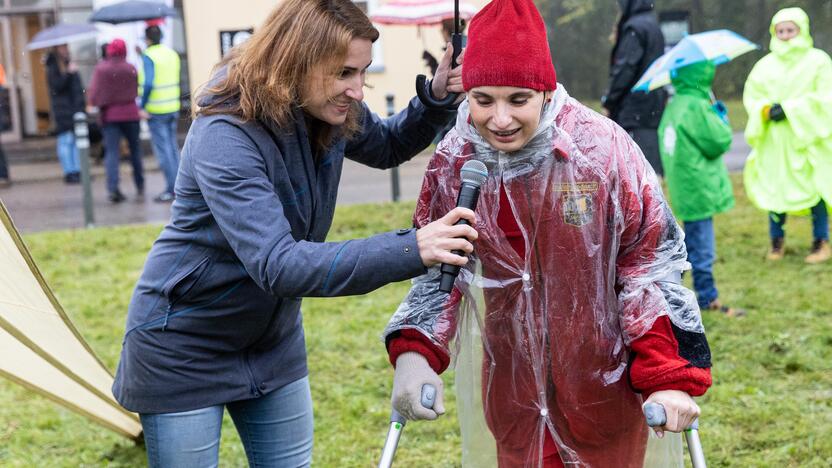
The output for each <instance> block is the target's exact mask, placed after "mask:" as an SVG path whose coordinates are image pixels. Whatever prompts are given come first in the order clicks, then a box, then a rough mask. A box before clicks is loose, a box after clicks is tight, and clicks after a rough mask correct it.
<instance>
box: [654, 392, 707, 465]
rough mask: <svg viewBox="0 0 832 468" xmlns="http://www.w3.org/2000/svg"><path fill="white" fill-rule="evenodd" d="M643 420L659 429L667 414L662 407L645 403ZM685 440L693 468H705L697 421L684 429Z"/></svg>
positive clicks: (665, 421)
mask: <svg viewBox="0 0 832 468" xmlns="http://www.w3.org/2000/svg"><path fill="white" fill-rule="evenodd" d="M641 410H642V411H643V412H644V419H646V420H647V425H648V426H650V427H661V426H664V425H665V424H666V423H667V413H665V411H664V406H662V405H660V404H658V403H646V404H645V405H644V406H643V407H642V409H641ZM685 440H686V441H687V443H688V453H690V462H691V465H692V466H693V468H707V465H706V464H705V452H704V451H703V450H702V442H701V441H700V440H699V419H698V418H697V419H694V420H693V423H691V425H690V427H688V428H687V429H685Z"/></svg>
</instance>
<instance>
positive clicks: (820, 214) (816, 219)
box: [768, 200, 829, 241]
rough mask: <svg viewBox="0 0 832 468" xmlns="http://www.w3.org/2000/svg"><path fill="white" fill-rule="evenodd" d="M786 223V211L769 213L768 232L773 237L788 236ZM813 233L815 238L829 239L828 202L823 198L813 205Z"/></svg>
mask: <svg viewBox="0 0 832 468" xmlns="http://www.w3.org/2000/svg"><path fill="white" fill-rule="evenodd" d="M784 224H786V213H774V212H771V213H769V214H768V234H769V236H771V238H772V239H774V238H777V237H786V232H785V231H784V230H783V225H784ZM812 235H813V236H814V238H815V239H823V240H827V241H828V240H829V213H828V212H827V211H826V203H825V202H824V201H823V200H821V201H820V202H818V204H817V205H815V206H814V207H812Z"/></svg>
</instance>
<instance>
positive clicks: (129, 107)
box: [88, 39, 144, 203]
mask: <svg viewBox="0 0 832 468" xmlns="http://www.w3.org/2000/svg"><path fill="white" fill-rule="evenodd" d="M126 57H127V45H126V44H125V43H124V41H123V40H121V39H113V41H112V42H110V44H109V45H108V46H107V55H106V57H104V58H103V59H102V60H101V61H100V62H98V65H96V67H95V71H94V72H93V76H92V82H91V83H90V88H89V90H88V94H89V102H90V104H92V105H93V106H96V107H98V108H99V110H100V112H101V124H102V128H101V133H102V134H103V136H104V165H105V167H106V169H107V191H108V192H109V199H110V201H111V202H113V203H121V202H123V201H124V200H125V199H126V197H125V196H124V194H123V193H121V190H119V187H118V166H119V159H120V156H121V138H122V137H124V138H126V139H127V143H128V145H129V147H130V163H131V164H132V165H133V181H134V182H135V184H136V195H137V196H138V197H143V196H144V168H143V167H142V154H141V145H140V143H139V118H140V117H139V107H138V106H137V105H136V95H137V93H138V78H137V73H136V68H135V67H134V66H133V65H131V64H130V63H128V62H127V60H126V59H125V58H126Z"/></svg>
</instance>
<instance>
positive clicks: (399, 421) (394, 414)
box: [378, 384, 436, 468]
mask: <svg viewBox="0 0 832 468" xmlns="http://www.w3.org/2000/svg"><path fill="white" fill-rule="evenodd" d="M435 400H436V387H434V386H433V385H431V384H424V385H422V406H424V407H425V408H428V409H432V408H433V402H434V401H435ZM406 423H407V420H406V419H405V418H404V417H403V416H402V415H400V414H399V412H398V411H396V409H395V408H393V410H392V411H391V412H390V429H388V430H387V439H386V440H385V441H384V450H382V452H381V461H380V462H378V468H390V467H391V466H393V457H394V456H395V455H396V447H398V446H399V437H401V436H402V429H404V425H405V424H406Z"/></svg>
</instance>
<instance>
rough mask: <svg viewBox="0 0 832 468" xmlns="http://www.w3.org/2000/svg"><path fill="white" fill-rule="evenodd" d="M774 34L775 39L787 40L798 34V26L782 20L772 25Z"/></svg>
mask: <svg viewBox="0 0 832 468" xmlns="http://www.w3.org/2000/svg"><path fill="white" fill-rule="evenodd" d="M774 34H775V36H777V39H780V40H781V41H783V42H788V41H789V40H791V39H792V38H794V37H796V36H797V35H798V34H800V27H798V26H797V25H796V24H794V23H793V22H791V21H783V22H782V23H777V24H775V25H774Z"/></svg>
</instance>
